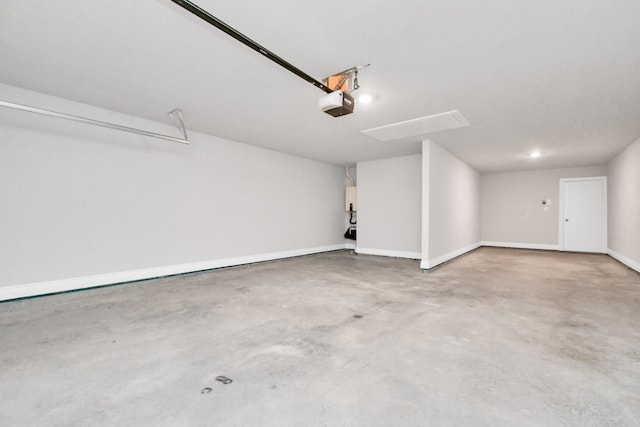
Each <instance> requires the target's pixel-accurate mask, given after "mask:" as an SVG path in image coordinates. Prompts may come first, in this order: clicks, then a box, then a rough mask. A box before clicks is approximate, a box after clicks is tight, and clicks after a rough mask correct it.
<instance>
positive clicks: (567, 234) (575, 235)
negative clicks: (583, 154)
mask: <svg viewBox="0 0 640 427" xmlns="http://www.w3.org/2000/svg"><path fill="white" fill-rule="evenodd" d="M606 184H607V182H606V178H605V177H593V178H572V179H561V180H560V194H561V195H562V209H560V224H561V227H560V232H561V237H562V249H563V250H565V251H576V252H600V253H604V252H606V236H607V231H606V215H607V210H606V209H607V208H606V206H607V199H606V188H607V187H606Z"/></svg>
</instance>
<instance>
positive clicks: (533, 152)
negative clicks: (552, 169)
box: [529, 151, 540, 159]
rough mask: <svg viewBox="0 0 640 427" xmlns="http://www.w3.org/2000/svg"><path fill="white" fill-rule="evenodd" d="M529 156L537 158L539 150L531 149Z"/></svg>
mask: <svg viewBox="0 0 640 427" xmlns="http://www.w3.org/2000/svg"><path fill="white" fill-rule="evenodd" d="M529 156H531V158H532V159H537V158H538V157H540V152H539V151H532V152H531V154H529Z"/></svg>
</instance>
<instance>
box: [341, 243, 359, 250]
mask: <svg viewBox="0 0 640 427" xmlns="http://www.w3.org/2000/svg"><path fill="white" fill-rule="evenodd" d="M344 248H345V249H355V248H356V242H346V243H345V244H344Z"/></svg>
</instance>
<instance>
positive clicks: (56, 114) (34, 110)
mask: <svg viewBox="0 0 640 427" xmlns="http://www.w3.org/2000/svg"><path fill="white" fill-rule="evenodd" d="M0 107H6V108H12V109H14V110H20V111H27V112H29V113H35V114H40V115H43V116H48V117H55V118H57V119H64V120H71V121H74V122H79V123H85V124H88V125H93V126H101V127H104V128H109V129H115V130H119V131H123V132H130V133H135V134H138V135H144V136H148V137H151V138H158V139H164V140H167V141H173V142H179V143H180V144H190V142H189V140H188V139H187V133H186V129H185V128H184V123H183V122H182V114H179V110H173V111H172V112H171V113H169V114H170V115H171V116H172V117H174V119H175V115H176V114H178V117H179V121H180V123H181V124H182V127H181V126H180V124H178V128H179V129H180V130H181V131H182V133H183V135H184V136H185V137H184V138H178V137H175V136H170V135H163V134H160V133H155V132H149V131H146V130H142V129H136V128H132V127H128V126H122V125H118V124H115V123H109V122H103V121H100V120H94V119H89V118H87V117H80V116H74V115H71V114H66V113H59V112H57V111H50V110H44V109H42V108H36V107H30V106H28V105H22V104H15V103H13V102H7V101H0Z"/></svg>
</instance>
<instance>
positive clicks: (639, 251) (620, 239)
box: [607, 138, 640, 271]
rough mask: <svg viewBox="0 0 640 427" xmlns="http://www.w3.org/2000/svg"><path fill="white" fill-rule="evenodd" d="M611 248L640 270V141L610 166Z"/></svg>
mask: <svg viewBox="0 0 640 427" xmlns="http://www.w3.org/2000/svg"><path fill="white" fill-rule="evenodd" d="M607 175H608V176H607V182H608V186H607V196H608V204H609V212H608V220H609V249H610V250H611V251H613V252H614V254H612V255H613V256H617V257H618V258H622V257H624V258H623V259H621V260H622V261H624V262H625V263H626V264H627V265H629V266H631V267H633V268H635V269H636V270H639V271H640V138H639V139H638V140H636V141H635V142H634V143H633V144H631V145H630V146H629V147H628V148H627V149H626V150H624V151H623V152H622V153H621V154H619V155H618V156H617V157H616V158H615V159H613V160H612V161H611V162H610V163H609V165H608V172H607Z"/></svg>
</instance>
